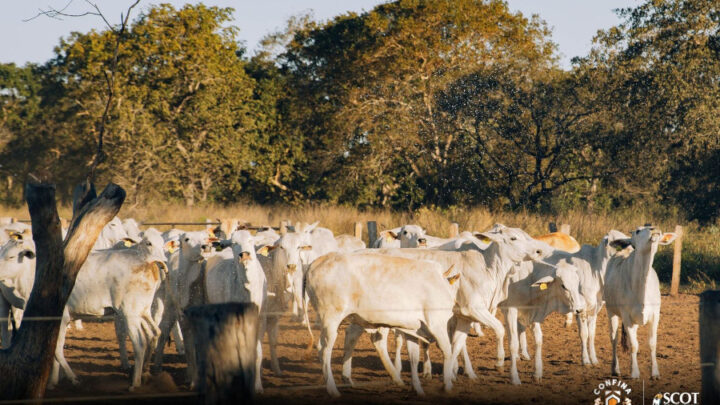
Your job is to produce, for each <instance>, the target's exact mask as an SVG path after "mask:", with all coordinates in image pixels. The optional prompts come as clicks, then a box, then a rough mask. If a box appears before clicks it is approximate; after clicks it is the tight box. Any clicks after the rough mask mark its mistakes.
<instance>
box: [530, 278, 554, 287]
mask: <svg viewBox="0 0 720 405" xmlns="http://www.w3.org/2000/svg"><path fill="white" fill-rule="evenodd" d="M553 281H555V277H553V276H545V277H543V278H541V279H540V280H538V281H536V282H534V283H532V286H533V287H540V289H541V290H545V289H547V285H548V284H550V283H552V282H553Z"/></svg>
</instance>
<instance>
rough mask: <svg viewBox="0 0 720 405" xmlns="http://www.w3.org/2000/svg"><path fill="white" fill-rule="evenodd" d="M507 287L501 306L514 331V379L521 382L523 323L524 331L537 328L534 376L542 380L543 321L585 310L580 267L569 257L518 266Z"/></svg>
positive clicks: (510, 332) (511, 360)
mask: <svg viewBox="0 0 720 405" xmlns="http://www.w3.org/2000/svg"><path fill="white" fill-rule="evenodd" d="M538 243H544V242H538ZM504 288H505V289H506V291H507V298H506V299H505V300H504V301H503V302H501V303H500V309H501V310H502V312H503V315H504V316H505V321H506V325H507V328H508V332H509V334H510V382H511V383H512V384H520V377H519V375H518V371H517V360H518V358H519V357H520V356H519V350H518V349H519V336H518V328H519V327H520V326H522V327H523V330H525V329H526V328H527V327H529V326H532V327H533V335H534V337H535V374H534V378H535V380H536V381H540V379H541V378H542V372H543V366H542V328H541V323H542V321H543V320H545V318H546V317H547V316H548V315H549V314H551V313H552V312H559V313H563V314H564V313H568V312H573V313H576V314H580V313H582V312H583V311H584V310H585V299H584V298H583V296H582V294H581V293H580V278H579V277H578V271H577V268H576V267H575V266H573V265H571V264H569V263H568V262H567V261H566V260H560V261H558V262H557V264H555V265H549V264H544V263H528V264H522V265H519V266H514V267H513V271H512V272H511V273H510V274H508V277H507V280H506V286H505V287H504Z"/></svg>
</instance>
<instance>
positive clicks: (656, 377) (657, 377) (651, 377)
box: [650, 374, 660, 380]
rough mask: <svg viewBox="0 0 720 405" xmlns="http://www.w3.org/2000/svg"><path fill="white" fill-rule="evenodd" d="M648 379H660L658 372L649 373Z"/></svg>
mask: <svg viewBox="0 0 720 405" xmlns="http://www.w3.org/2000/svg"><path fill="white" fill-rule="evenodd" d="M650 379H651V380H659V379H660V374H654V375H651V376H650Z"/></svg>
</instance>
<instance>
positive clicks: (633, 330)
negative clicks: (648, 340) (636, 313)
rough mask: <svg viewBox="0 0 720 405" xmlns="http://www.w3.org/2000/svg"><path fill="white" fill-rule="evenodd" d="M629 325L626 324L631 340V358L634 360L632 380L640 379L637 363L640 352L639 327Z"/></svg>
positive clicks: (631, 373)
mask: <svg viewBox="0 0 720 405" xmlns="http://www.w3.org/2000/svg"><path fill="white" fill-rule="evenodd" d="M627 325H629V322H628V323H625V325H624V326H625V330H626V331H627V334H628V339H629V340H630V358H631V359H632V371H631V372H630V378H640V368H639V367H638V362H637V352H638V338H637V330H638V326H639V325H637V324H631V325H630V326H627Z"/></svg>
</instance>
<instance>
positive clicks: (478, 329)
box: [472, 322, 485, 336]
mask: <svg viewBox="0 0 720 405" xmlns="http://www.w3.org/2000/svg"><path fill="white" fill-rule="evenodd" d="M472 327H473V329H475V333H477V335H478V336H485V333H483V331H482V325H481V324H480V322H473V323H472Z"/></svg>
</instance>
